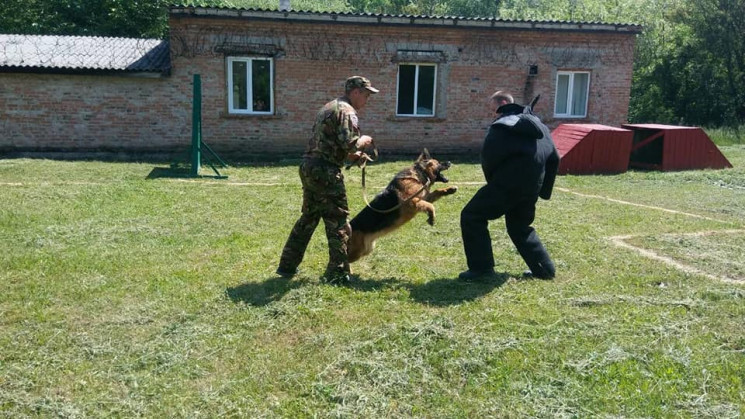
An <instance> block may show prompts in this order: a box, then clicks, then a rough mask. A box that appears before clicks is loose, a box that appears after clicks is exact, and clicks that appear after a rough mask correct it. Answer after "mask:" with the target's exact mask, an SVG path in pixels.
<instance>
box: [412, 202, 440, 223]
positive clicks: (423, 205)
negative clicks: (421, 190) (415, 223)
mask: <svg viewBox="0 0 745 419" xmlns="http://www.w3.org/2000/svg"><path fill="white" fill-rule="evenodd" d="M412 201H413V202H414V206H415V207H416V210H417V211H419V212H426V213H427V224H429V225H431V226H432V225H435V206H434V205H432V204H430V203H429V202H427V201H426V200H424V199H420V198H414V199H412Z"/></svg>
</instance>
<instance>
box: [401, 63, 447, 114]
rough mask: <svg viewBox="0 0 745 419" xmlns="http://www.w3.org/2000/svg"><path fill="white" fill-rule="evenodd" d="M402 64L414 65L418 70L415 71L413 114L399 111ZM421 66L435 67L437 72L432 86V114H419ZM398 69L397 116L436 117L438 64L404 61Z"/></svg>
mask: <svg viewBox="0 0 745 419" xmlns="http://www.w3.org/2000/svg"><path fill="white" fill-rule="evenodd" d="M402 65H413V66H415V67H416V71H415V73H414V113H413V114H409V113H398V98H399V95H400V94H401V92H400V90H399V87H400V84H401V66H402ZM420 67H434V68H435V74H434V78H433V80H432V84H433V86H432V114H431V115H430V114H427V115H420V114H417V106H416V104H417V101H418V99H419V98H418V97H417V95H418V94H419V68H420ZM397 70H398V71H397V73H396V116H406V117H412V118H434V117H435V115H437V70H438V68H437V64H433V63H407V62H404V63H398V69H397Z"/></svg>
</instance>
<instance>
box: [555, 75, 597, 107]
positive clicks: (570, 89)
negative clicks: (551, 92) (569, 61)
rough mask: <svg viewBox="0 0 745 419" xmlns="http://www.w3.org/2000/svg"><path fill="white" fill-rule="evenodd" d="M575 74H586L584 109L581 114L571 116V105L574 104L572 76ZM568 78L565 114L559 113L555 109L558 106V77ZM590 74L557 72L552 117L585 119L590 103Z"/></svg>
mask: <svg viewBox="0 0 745 419" xmlns="http://www.w3.org/2000/svg"><path fill="white" fill-rule="evenodd" d="M577 74H587V86H586V89H587V90H586V91H587V93H586V95H585V108H584V109H583V111H582V114H581V115H579V114H572V108H573V106H572V104H573V103H574V100H575V98H574V76H575V75H577ZM567 75H568V76H569V85H568V86H567V98H566V103H567V112H566V113H559V112H558V111H557V107H558V106H559V77H561V76H567ZM590 77H591V75H590V72H589V71H557V72H556V94H555V96H554V117H556V118H587V107H588V105H589V103H590Z"/></svg>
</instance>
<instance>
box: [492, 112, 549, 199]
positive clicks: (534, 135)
mask: <svg viewBox="0 0 745 419" xmlns="http://www.w3.org/2000/svg"><path fill="white" fill-rule="evenodd" d="M497 112H499V113H501V114H502V116H501V117H499V118H498V119H497V120H496V121H494V122H493V123H492V125H491V127H490V128H489V133H488V134H487V135H486V138H485V139H484V146H483V148H482V150H481V169H482V170H483V171H484V176H485V177H486V181H487V183H489V184H493V185H497V186H500V187H503V188H505V189H506V190H508V191H509V192H511V193H515V194H516V195H520V196H529V195H532V196H536V195H538V196H540V197H541V198H543V199H549V198H551V192H552V190H553V187H554V181H555V179H556V172H557V171H558V169H559V153H558V152H557V151H556V146H555V145H554V141H553V139H551V133H550V132H549V130H548V127H546V126H545V125H544V124H543V122H541V120H540V119H538V117H537V116H535V115H533V113H532V111H531V109H530V107H523V106H520V105H517V104H508V105H504V106H501V107H500V108H499V109H498V110H497Z"/></svg>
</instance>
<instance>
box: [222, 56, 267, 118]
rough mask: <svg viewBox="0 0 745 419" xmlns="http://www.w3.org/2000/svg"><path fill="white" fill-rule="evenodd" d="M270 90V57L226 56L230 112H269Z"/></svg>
mask: <svg viewBox="0 0 745 419" xmlns="http://www.w3.org/2000/svg"><path fill="white" fill-rule="evenodd" d="M272 91H273V86H272V59H271V58H239V57H230V58H228V92H229V95H230V96H229V97H228V104H229V106H228V108H229V111H230V112H231V113H248V114H250V113H271V112H272V109H273V103H272V97H273V95H272Z"/></svg>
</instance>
